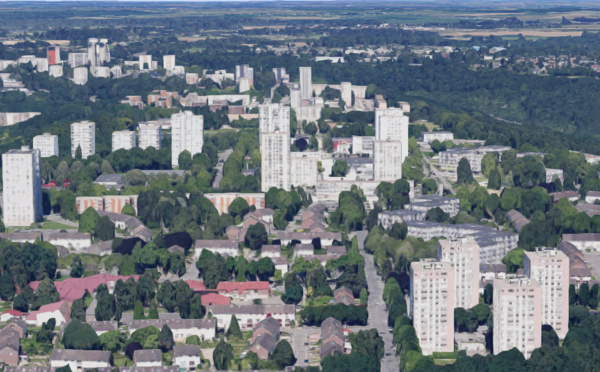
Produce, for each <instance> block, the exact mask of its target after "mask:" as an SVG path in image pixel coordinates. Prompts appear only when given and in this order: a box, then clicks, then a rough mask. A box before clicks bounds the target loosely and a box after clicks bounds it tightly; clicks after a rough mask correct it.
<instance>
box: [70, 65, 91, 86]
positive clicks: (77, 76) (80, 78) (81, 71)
mask: <svg viewBox="0 0 600 372" xmlns="http://www.w3.org/2000/svg"><path fill="white" fill-rule="evenodd" d="M73 82H74V83H75V84H77V85H85V84H87V82H88V69H87V67H85V66H81V67H75V68H74V69H73Z"/></svg>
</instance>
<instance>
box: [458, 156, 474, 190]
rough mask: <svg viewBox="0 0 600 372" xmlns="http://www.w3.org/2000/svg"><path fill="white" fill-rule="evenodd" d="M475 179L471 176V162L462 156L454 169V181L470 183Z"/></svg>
mask: <svg viewBox="0 0 600 372" xmlns="http://www.w3.org/2000/svg"><path fill="white" fill-rule="evenodd" d="M473 181H475V179H474V178H473V172H471V164H469V161H468V160H467V158H462V159H460V161H459V162H458V168H457V169H456V182H457V183H464V184H470V183H472V182H473Z"/></svg>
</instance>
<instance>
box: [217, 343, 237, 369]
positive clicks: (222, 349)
mask: <svg viewBox="0 0 600 372" xmlns="http://www.w3.org/2000/svg"><path fill="white" fill-rule="evenodd" d="M232 360H233V347H232V346H231V345H229V344H228V343H226V342H225V341H223V340H221V341H219V343H218V344H217V346H216V347H215V349H214V350H213V361H214V363H215V368H216V369H217V370H219V371H224V370H227V369H228V367H229V362H230V361H232Z"/></svg>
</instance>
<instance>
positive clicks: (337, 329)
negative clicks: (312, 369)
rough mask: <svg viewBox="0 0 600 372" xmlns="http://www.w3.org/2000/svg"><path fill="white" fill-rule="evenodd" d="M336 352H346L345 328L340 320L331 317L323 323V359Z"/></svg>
mask: <svg viewBox="0 0 600 372" xmlns="http://www.w3.org/2000/svg"><path fill="white" fill-rule="evenodd" d="M335 353H339V354H340V355H342V354H344V328H343V327H342V323H341V322H340V321H339V320H337V319H335V318H333V317H329V318H327V319H325V320H324V321H323V322H322V323H321V359H323V358H325V357H326V356H328V355H334V354H335Z"/></svg>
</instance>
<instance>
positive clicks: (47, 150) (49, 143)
mask: <svg viewBox="0 0 600 372" xmlns="http://www.w3.org/2000/svg"><path fill="white" fill-rule="evenodd" d="M33 148H34V149H37V150H40V156H41V157H42V158H49V157H51V156H58V136H57V135H53V134H50V133H44V134H42V135H39V136H35V137H33Z"/></svg>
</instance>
